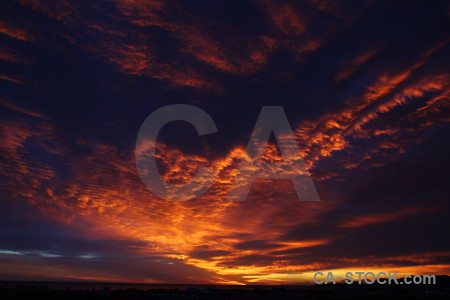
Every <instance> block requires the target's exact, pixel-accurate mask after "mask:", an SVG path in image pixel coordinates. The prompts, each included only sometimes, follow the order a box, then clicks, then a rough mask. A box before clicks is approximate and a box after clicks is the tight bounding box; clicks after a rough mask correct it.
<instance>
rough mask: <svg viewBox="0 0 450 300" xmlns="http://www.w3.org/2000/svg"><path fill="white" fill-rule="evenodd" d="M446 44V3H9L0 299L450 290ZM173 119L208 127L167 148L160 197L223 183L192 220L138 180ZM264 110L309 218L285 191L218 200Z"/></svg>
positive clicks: (269, 189) (173, 138)
mask: <svg viewBox="0 0 450 300" xmlns="http://www.w3.org/2000/svg"><path fill="white" fill-rule="evenodd" d="M449 32H450V5H449V3H448V1H432V2H429V1H428V2H427V1H415V0H413V1H383V0H381V1H327V0H324V1H320V0H309V1H285V0H283V1H268V0H254V1H216V0H208V1H206V0H204V1H203V0H201V1H162V0H98V1H78V0H17V1H10V0H6V1H1V2H0V280H54V281H110V282H111V281H113V282H143V283H173V284H175V283H199V284H200V283H201V284H205V283H207V284H298V283H304V282H311V279H312V274H313V273H314V272H317V271H321V272H327V271H333V272H336V273H340V272H341V273H342V272H345V271H348V270H350V271H368V270H370V271H385V272H387V271H393V272H399V273H400V274H447V275H450V240H449V238H448V236H449V226H448V214H449V212H450V202H449V200H450V199H449V194H450V185H449V184H448V183H449V182H450V175H449V173H448V170H449V168H450V160H449V159H448V153H450V139H449V137H450V124H449V121H450V69H449V67H450V56H449V53H450V51H449V50H450V45H449V42H450V36H449ZM171 104H189V105H194V106H196V107H198V108H201V109H202V110H204V111H205V112H207V113H208V114H209V115H210V116H211V117H212V119H213V120H214V122H215V123H216V126H217V128H218V132H217V133H215V134H210V135H205V136H198V135H197V133H196V131H195V129H194V127H192V126H191V125H190V124H188V123H186V122H183V121H175V122H171V123H169V124H167V125H166V126H165V127H164V128H163V129H162V131H161V132H160V134H159V137H158V144H157V153H156V156H157V160H158V166H159V169H160V172H161V173H162V177H163V179H164V180H166V181H168V182H172V183H176V184H184V183H187V182H189V181H190V179H191V178H192V177H193V176H194V175H195V174H196V171H197V169H198V167H199V166H208V167H210V168H212V169H213V170H215V171H216V172H217V174H218V175H217V177H216V178H215V181H214V184H213V185H212V186H211V188H210V189H209V190H208V191H207V192H206V193H205V194H203V195H202V196H200V197H198V198H195V199H192V200H188V201H172V200H166V199H163V198H160V197H158V196H156V195H154V194H153V193H152V192H151V191H149V190H148V189H147V188H146V186H145V185H144V183H143V182H142V181H141V179H140V177H139V174H138V171H137V169H136V163H135V145H136V138H137V136H138V132H139V129H140V127H141V125H142V123H143V122H144V120H145V119H146V118H147V116H149V115H150V114H151V113H152V112H153V111H155V110H156V109H158V108H161V107H164V106H166V105H171ZM263 106H282V107H283V108H284V111H285V112H286V115H287V118H288V120H289V123H290V125H291V127H292V130H293V132H294V134H295V136H296V138H297V140H298V145H299V150H298V151H297V152H295V153H294V154H295V155H297V156H299V157H301V158H302V159H303V160H304V162H305V164H306V166H307V168H308V170H309V172H310V174H311V178H312V179H313V181H314V184H315V187H316V189H317V192H318V195H319V197H320V201H318V202H302V201H299V200H298V197H297V194H296V192H295V189H294V186H293V184H292V181H291V180H255V181H253V184H252V187H251V191H250V193H249V195H248V197H247V200H246V201H242V202H236V201H228V200H227V194H228V192H229V191H230V189H231V185H232V182H233V180H234V177H235V175H236V173H237V170H238V168H239V163H240V161H241V158H242V157H243V155H244V153H245V147H246V145H247V142H248V140H249V138H250V136H251V133H252V130H253V128H254V126H255V123H256V120H257V118H258V115H259V113H260V111H261V108H262V107H263ZM280 159H281V160H282V158H280V153H279V149H278V146H277V143H276V141H275V140H274V139H271V140H270V141H269V144H268V145H267V147H266V149H265V152H264V157H263V160H264V161H266V162H279V161H280ZM300 196H301V195H300Z"/></svg>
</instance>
